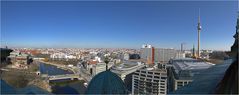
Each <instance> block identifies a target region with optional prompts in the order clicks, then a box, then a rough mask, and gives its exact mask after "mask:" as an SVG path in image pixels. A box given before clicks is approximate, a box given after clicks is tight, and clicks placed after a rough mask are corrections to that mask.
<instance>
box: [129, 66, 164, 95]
mask: <svg viewBox="0 0 239 95" xmlns="http://www.w3.org/2000/svg"><path fill="white" fill-rule="evenodd" d="M132 94H155V95H159V94H160V95H166V94H167V70H166V69H158V68H149V67H148V68H142V69H139V70H137V71H136V72H135V73H134V74H133V78H132Z"/></svg>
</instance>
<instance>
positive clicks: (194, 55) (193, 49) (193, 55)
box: [192, 44, 196, 58]
mask: <svg viewBox="0 0 239 95" xmlns="http://www.w3.org/2000/svg"><path fill="white" fill-rule="evenodd" d="M192 55H193V57H194V58H195V57H196V56H195V47H194V44H193V54H192Z"/></svg>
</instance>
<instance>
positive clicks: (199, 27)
mask: <svg viewBox="0 0 239 95" xmlns="http://www.w3.org/2000/svg"><path fill="white" fill-rule="evenodd" d="M197 29H198V51H197V57H198V58H199V57H200V32H201V29H202V26H201V23H200V9H199V16H198V26H197Z"/></svg>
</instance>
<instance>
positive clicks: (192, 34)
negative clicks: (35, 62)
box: [1, 1, 237, 50]
mask: <svg viewBox="0 0 239 95" xmlns="http://www.w3.org/2000/svg"><path fill="white" fill-rule="evenodd" d="M199 8H200V10H201V25H202V31H201V46H202V49H216V50H229V49H230V47H231V45H232V44H233V42H234V39H233V37H232V36H233V35H234V33H235V26H236V17H237V2H235V1H234V2H232V1H231V2H222V1H220V2H219V1H217V2H209V1H203V2H197V1H194V2H189V1H184V2H176V1H170V2H166V1H160V2H129V1H126V2H116V1H114V2H94V1H91V2H64V1H63V2H47V1H45V2H23V1H22V2H1V45H2V46H4V45H8V46H9V47H73V48H77V47H79V48H98V47H99V48H140V47H141V45H142V44H144V43H148V44H152V45H153V46H155V47H162V48H180V43H182V42H183V43H186V48H188V49H189V48H191V47H192V45H193V44H195V46H196V45H197V28H196V27H197V20H198V9H199Z"/></svg>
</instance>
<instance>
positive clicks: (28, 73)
mask: <svg viewBox="0 0 239 95" xmlns="http://www.w3.org/2000/svg"><path fill="white" fill-rule="evenodd" d="M11 67H13V66H11V65H8V66H6V67H4V68H1V69H2V70H1V75H0V77H1V79H2V80H4V81H5V82H6V83H8V84H9V85H10V86H12V87H14V88H24V87H27V86H31V85H35V86H37V87H39V88H41V89H44V90H46V91H48V92H51V89H50V88H51V86H50V85H49V84H48V83H47V82H46V81H44V80H42V79H41V77H40V76H39V75H37V73H36V72H37V71H38V68H39V65H38V64H30V65H29V66H28V68H27V69H18V68H11Z"/></svg>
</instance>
